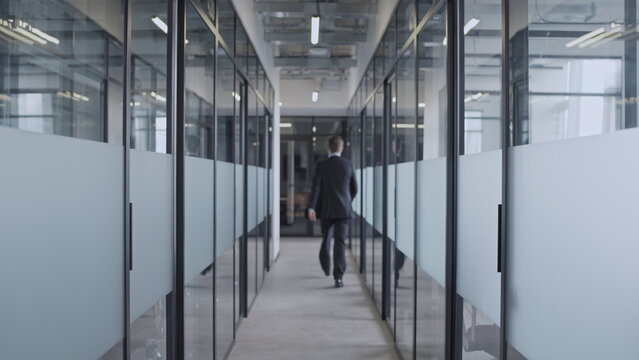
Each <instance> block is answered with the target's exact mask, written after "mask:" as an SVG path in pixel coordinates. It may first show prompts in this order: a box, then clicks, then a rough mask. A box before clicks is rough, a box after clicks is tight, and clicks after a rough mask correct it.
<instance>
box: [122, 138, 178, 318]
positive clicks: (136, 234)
mask: <svg viewBox="0 0 639 360" xmlns="http://www.w3.org/2000/svg"><path fill="white" fill-rule="evenodd" d="M131 202H132V203H133V271H132V272H131V322H133V321H134V320H135V319H137V318H138V317H139V316H140V315H142V314H143V313H144V312H145V311H146V310H148V309H149V308H150V307H151V306H153V304H155V303H156V302H158V301H159V300H161V299H163V298H164V297H165V296H166V294H168V293H169V292H171V290H172V289H173V285H172V283H173V162H172V157H171V156H170V155H166V154H159V153H152V152H148V151H138V150H131Z"/></svg>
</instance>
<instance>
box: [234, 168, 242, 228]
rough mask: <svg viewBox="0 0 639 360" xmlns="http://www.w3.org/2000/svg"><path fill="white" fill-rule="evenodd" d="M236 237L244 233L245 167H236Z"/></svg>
mask: <svg viewBox="0 0 639 360" xmlns="http://www.w3.org/2000/svg"><path fill="white" fill-rule="evenodd" d="M235 204H237V206H235V237H236V238H239V237H240V236H241V235H242V232H243V231H244V229H243V227H244V223H243V221H244V220H243V219H244V210H243V209H244V166H243V165H235Z"/></svg>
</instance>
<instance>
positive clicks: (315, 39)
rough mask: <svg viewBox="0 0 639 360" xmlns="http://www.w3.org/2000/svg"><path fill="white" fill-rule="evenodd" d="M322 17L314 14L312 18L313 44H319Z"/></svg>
mask: <svg viewBox="0 0 639 360" xmlns="http://www.w3.org/2000/svg"><path fill="white" fill-rule="evenodd" d="M319 27H320V17H319V16H313V17H312V18H311V44H313V45H317V43H318V42H319Z"/></svg>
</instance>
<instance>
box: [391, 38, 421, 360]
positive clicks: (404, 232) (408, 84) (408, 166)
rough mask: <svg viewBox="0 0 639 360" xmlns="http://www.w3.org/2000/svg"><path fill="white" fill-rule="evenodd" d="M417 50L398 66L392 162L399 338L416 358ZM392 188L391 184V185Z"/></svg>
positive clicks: (410, 51) (406, 353)
mask: <svg viewBox="0 0 639 360" xmlns="http://www.w3.org/2000/svg"><path fill="white" fill-rule="evenodd" d="M415 59H416V58H415V51H414V48H413V47H412V46H411V47H410V48H409V49H408V50H407V51H406V52H405V53H404V54H403V55H402V56H401V57H400V59H399V62H398V63H397V68H396V74H395V76H396V80H395V84H396V85H395V87H396V91H395V93H396V94H397V95H396V97H395V98H394V99H391V102H392V103H393V107H392V109H393V119H392V121H393V125H392V127H393V134H394V137H393V143H392V144H391V155H390V162H392V163H394V164H395V174H394V176H395V181H394V183H395V186H394V189H393V190H392V191H394V193H395V202H394V204H393V205H392V206H393V207H394V208H395V210H394V213H395V219H396V222H395V226H394V229H391V231H393V238H394V240H395V241H394V245H395V248H394V264H393V279H394V282H395V284H394V294H395V338H396V342H397V348H398V349H399V351H400V352H401V353H402V356H403V357H404V358H405V359H411V358H413V352H414V341H413V340H414V333H415V332H414V324H415V311H414V305H415V299H414V296H415V286H414V281H415V263H414V244H415V232H414V229H415V192H414V191H415V159H416V149H415V143H416V137H415V106H416V104H417V97H416V94H415V61H416V60H415ZM389 191H391V190H390V188H389Z"/></svg>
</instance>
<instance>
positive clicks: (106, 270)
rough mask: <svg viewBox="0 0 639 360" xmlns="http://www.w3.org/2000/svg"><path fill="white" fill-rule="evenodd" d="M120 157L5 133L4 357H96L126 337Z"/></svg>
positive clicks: (1, 213) (86, 144)
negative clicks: (124, 330)
mask: <svg viewBox="0 0 639 360" xmlns="http://www.w3.org/2000/svg"><path fill="white" fill-rule="evenodd" d="M123 151H124V149H123V147H122V146H115V145H108V144H103V143H98V142H93V141H85V140H79V139H73V138H68V137H62V136H55V135H43V134H37V133H31V132H24V131H20V130H13V129H9V128H0V164H2V186H0V199H2V201H0V219H2V226H0V239H2V240H1V241H0V287H2V289H3V291H2V296H0V319H2V320H1V322H2V326H0V349H2V355H1V357H2V358H3V359H77V360H84V359H96V358H98V357H100V356H102V355H103V354H104V353H106V352H107V351H108V350H109V349H110V348H111V347H112V346H113V345H115V344H116V343H117V342H118V341H119V340H120V339H121V338H122V337H123V336H124V332H123V329H124V273H123V271H124V256H123V255H124V236H123V234H124V224H123V219H124V212H123V210H124V203H123V199H124V194H123V190H124V180H123V179H124V178H123V176H124V175H123V168H124V166H123V158H124V154H123Z"/></svg>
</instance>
